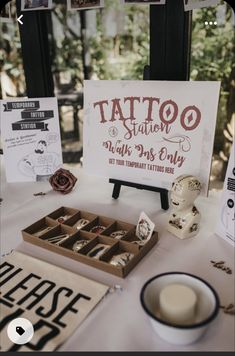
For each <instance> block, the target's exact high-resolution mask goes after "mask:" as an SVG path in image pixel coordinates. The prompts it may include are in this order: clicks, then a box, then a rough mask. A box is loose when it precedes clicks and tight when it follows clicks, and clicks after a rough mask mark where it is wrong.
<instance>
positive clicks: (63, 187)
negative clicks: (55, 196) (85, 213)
mask: <svg viewBox="0 0 235 356" xmlns="http://www.w3.org/2000/svg"><path fill="white" fill-rule="evenodd" d="M49 182H50V184H51V186H52V189H53V190H55V191H57V192H60V193H61V194H68V193H70V192H71V191H72V189H73V187H74V186H75V184H76V182H77V178H76V177H75V176H74V175H73V174H72V173H71V172H70V171H69V170H67V169H63V168H60V169H58V170H57V171H56V172H55V173H54V174H53V175H52V176H51V177H50V179H49Z"/></svg>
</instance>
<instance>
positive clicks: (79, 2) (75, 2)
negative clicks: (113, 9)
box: [67, 0, 104, 10]
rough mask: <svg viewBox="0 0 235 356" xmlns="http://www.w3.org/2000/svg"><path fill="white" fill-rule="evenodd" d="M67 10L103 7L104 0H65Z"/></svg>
mask: <svg viewBox="0 0 235 356" xmlns="http://www.w3.org/2000/svg"><path fill="white" fill-rule="evenodd" d="M67 7H68V10H86V9H87V10H88V9H95V8H101V7H104V0H67Z"/></svg>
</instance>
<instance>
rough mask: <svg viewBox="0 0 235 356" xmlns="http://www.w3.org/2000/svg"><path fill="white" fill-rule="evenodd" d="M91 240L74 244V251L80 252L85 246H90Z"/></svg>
mask: <svg viewBox="0 0 235 356" xmlns="http://www.w3.org/2000/svg"><path fill="white" fill-rule="evenodd" d="M88 242H89V240H78V241H76V242H75V243H74V244H73V247H72V250H73V251H75V252H78V251H80V250H81V249H82V248H83V247H84V246H86V245H87V244H88Z"/></svg>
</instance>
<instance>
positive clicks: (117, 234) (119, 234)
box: [110, 230, 127, 240]
mask: <svg viewBox="0 0 235 356" xmlns="http://www.w3.org/2000/svg"><path fill="white" fill-rule="evenodd" d="M126 234H127V231H126V230H118V231H114V232H112V233H111V234H110V237H113V238H114V239H117V240H120V239H121V238H122V237H123V236H125V235H126Z"/></svg>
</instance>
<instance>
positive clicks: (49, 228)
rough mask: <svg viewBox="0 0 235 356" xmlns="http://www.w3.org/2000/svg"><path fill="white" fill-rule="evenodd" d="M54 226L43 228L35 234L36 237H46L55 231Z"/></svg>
mask: <svg viewBox="0 0 235 356" xmlns="http://www.w3.org/2000/svg"><path fill="white" fill-rule="evenodd" d="M53 227H54V226H47V227H43V228H42V229H40V230H38V231H36V232H35V233H34V236H37V237H40V236H42V235H44V234H45V233H46V232H48V231H50V230H51V229H53Z"/></svg>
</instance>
